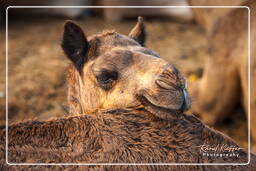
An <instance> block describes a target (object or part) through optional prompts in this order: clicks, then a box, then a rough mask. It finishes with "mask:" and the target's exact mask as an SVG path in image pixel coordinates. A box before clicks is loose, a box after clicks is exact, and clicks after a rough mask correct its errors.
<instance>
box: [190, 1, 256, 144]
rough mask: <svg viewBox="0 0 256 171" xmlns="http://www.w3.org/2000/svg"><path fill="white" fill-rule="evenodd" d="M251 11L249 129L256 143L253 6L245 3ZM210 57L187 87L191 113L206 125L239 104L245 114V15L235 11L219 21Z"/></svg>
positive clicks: (242, 12) (240, 11) (215, 29)
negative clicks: (202, 69) (190, 98)
mask: <svg viewBox="0 0 256 171" xmlns="http://www.w3.org/2000/svg"><path fill="white" fill-rule="evenodd" d="M244 5H247V6H249V8H250V9H251V35H250V38H251V54H250V57H251V66H250V67H251V75H250V79H251V101H250V102H249V103H250V104H251V129H252V137H253V139H254V140H256V118H255V112H256V96H255V94H256V91H255V78H256V74H255V68H256V65H255V59H256V58H255V57H256V56H255V55H256V48H255V47H256V46H255V43H254V42H255V41H256V30H255V27H256V22H255V21H256V20H255V18H256V11H255V10H256V2H255V1H248V2H247V3H246V4H244ZM209 42H210V56H209V57H207V58H206V62H205V67H204V73H203V76H202V78H201V80H199V81H198V82H197V83H195V85H194V86H192V87H191V90H192V91H191V92H192V97H193V98H194V101H195V103H194V104H193V106H192V110H191V112H192V113H197V114H199V115H200V116H201V117H202V119H203V121H204V122H206V123H207V124H215V123H216V122H218V121H222V120H223V119H224V118H226V117H227V116H228V115H229V114H230V113H231V112H232V110H234V108H235V106H236V105H237V104H238V103H239V102H241V104H242V105H243V107H244V110H245V111H246V112H247V113H248V89H247V87H248V79H247V77H248V72H247V71H248V64H247V62H248V11H247V9H235V10H233V11H230V12H229V13H228V14H227V15H225V16H223V17H221V18H219V20H217V22H216V23H215V26H214V27H213V29H212V32H211V34H210V37H209Z"/></svg>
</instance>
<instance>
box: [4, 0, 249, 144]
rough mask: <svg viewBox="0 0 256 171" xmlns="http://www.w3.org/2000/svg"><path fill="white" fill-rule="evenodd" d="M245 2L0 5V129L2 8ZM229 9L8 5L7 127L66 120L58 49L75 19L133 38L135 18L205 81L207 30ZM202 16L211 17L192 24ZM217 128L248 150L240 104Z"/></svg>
mask: <svg viewBox="0 0 256 171" xmlns="http://www.w3.org/2000/svg"><path fill="white" fill-rule="evenodd" d="M242 3H243V0H235V1H233V0H226V1H224V2H223V1H221V0H215V1H214V0H213V1H208V2H207V0H197V1H196V0H195V1H192V0H190V1H187V0H172V1H170V0H152V1H150V3H149V2H148V1H147V0H123V1H118V0H88V1H86V0H83V1H82V0H80V1H77V0H76V1H75V0H51V1H48V0H45V1H32V0H31V1H28V0H27V1H21V0H20V1H18V0H16V1H15V0H12V1H11V0H10V1H8V2H7V1H1V20H0V21H1V28H0V41H1V44H0V48H1V49H0V54H1V57H0V75H1V76H0V81H1V82H0V125H4V124H5V98H6V95H5V62H6V61H5V55H6V50H5V10H6V8H7V7H8V6H10V5H15V6H17V5H18V6H19V5H24V6H25V5H28V6H31V5H36V6H44V5H47V6H56V5H62V6H69V5H74V6H80V5H84V6H96V5H114V6H115V5H117V6H125V5H129V6H133V5H137V6H142V5H144V6H148V5H152V6H161V5H163V6H166V5H169V6H179V5H183V6H186V5H240V4H242ZM230 10H231V9H226V8H224V9H205V10H202V11H201V12H200V13H198V12H196V11H194V10H192V9H189V8H169V9H168V8H153V9H152V8H151V9H150V8H139V9H138V8H9V10H8V66H9V68H8V75H9V77H8V89H9V95H8V104H9V108H8V113H9V115H8V117H9V123H14V122H18V121H25V120H30V119H37V120H47V119H50V118H56V117H62V116H65V113H66V112H65V106H66V96H67V95H66V92H67V90H66V86H65V77H66V71H67V66H68V64H69V61H68V60H67V59H66V57H65V56H64V53H63V52H62V49H61V47H60V42H61V36H62V31H63V24H64V22H65V20H74V21H76V22H77V23H78V24H79V25H81V27H82V28H83V30H84V32H85V33H86V35H87V36H90V35H92V34H94V33H99V32H101V31H102V30H106V29H115V30H116V31H117V32H119V33H121V34H128V33H129V31H130V29H131V28H132V27H133V26H134V25H135V23H136V19H137V16H139V15H140V16H143V17H144V18H145V22H146V30H147V33H148V39H147V44H146V46H147V47H148V48H150V49H152V50H154V51H156V52H158V53H159V54H160V55H161V57H162V58H164V59H166V60H168V61H170V62H171V63H174V64H175V65H176V66H177V67H178V68H179V70H180V71H181V72H182V73H183V75H185V76H186V77H187V79H188V80H189V81H190V82H193V81H195V80H197V79H198V78H200V77H201V75H202V72H203V64H204V59H205V57H206V56H207V55H208V47H209V46H208V41H207V35H208V32H209V31H210V30H211V29H212V26H213V23H214V22H215V20H216V19H217V18H218V17H221V16H223V15H225V14H226V13H228V12H229V11H230ZM200 15H206V17H204V18H201V19H200V17H199V19H197V20H195V17H197V18H198V16H200ZM214 128H216V129H218V130H220V131H222V132H224V133H226V134H228V135H229V136H231V137H232V138H234V139H235V140H236V141H237V142H238V144H240V145H241V146H243V147H245V148H246V147H247V145H248V142H247V122H246V115H245V112H244V111H243V109H242V108H241V106H239V105H238V106H237V108H236V110H235V111H234V113H233V114H231V115H229V117H228V118H226V119H225V120H224V121H223V122H219V123H217V124H216V125H214Z"/></svg>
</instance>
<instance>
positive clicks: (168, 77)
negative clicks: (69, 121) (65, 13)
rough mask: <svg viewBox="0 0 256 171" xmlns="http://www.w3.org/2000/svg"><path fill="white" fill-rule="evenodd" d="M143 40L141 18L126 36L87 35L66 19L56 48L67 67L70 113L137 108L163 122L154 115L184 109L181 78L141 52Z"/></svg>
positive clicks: (151, 54)
mask: <svg viewBox="0 0 256 171" xmlns="http://www.w3.org/2000/svg"><path fill="white" fill-rule="evenodd" d="M145 39H146V32H145V26H144V23H143V18H142V17H139V18H138V22H137V24H136V25H135V27H134V28H133V29H132V30H131V32H130V33H129V35H128V36H126V35H122V34H119V33H117V32H115V31H105V32H103V33H101V34H97V35H92V36H90V37H87V36H86V35H85V34H84V32H83V31H82V29H81V28H80V27H79V26H78V25H77V24H75V23H73V22H71V21H67V22H66V23H65V26H64V33H63V40H62V48H63V50H64V52H65V54H66V56H67V57H68V58H69V59H70V61H71V62H72V66H73V67H71V69H70V70H69V76H68V87H69V92H68V100H69V105H70V112H71V113H93V112H95V111H97V110H105V109H117V108H140V107H141V108H145V109H146V110H148V111H150V112H151V113H153V114H155V115H157V116H159V117H161V118H163V117H168V116H165V115H162V114H161V112H160V111H168V113H170V115H172V114H174V115H177V114H179V113H180V112H183V111H185V110H187V109H188V108H189V107H190V105H191V100H190V96H189V95H188V92H187V90H186V85H185V84H186V83H185V79H184V78H183V77H182V75H181V74H180V72H179V71H178V70H177V68H175V67H174V66H173V65H172V64H170V63H168V62H167V61H166V60H164V59H161V58H160V56H159V55H158V54H157V53H156V52H154V51H152V50H150V49H149V48H146V47H145V46H144V45H145ZM166 48H168V46H167V47H166ZM165 113H166V112H165Z"/></svg>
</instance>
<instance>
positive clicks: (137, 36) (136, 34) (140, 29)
mask: <svg viewBox="0 0 256 171" xmlns="http://www.w3.org/2000/svg"><path fill="white" fill-rule="evenodd" d="M129 37H131V38H132V39H134V40H136V41H137V42H139V43H140V44H141V45H142V46H144V45H145V41H146V31H145V26H144V22H143V18H142V17H140V16H139V17H138V21H137V24H136V25H135V26H134V28H133V29H132V31H131V32H130V33H129Z"/></svg>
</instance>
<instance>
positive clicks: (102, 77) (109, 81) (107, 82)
mask: <svg viewBox="0 0 256 171" xmlns="http://www.w3.org/2000/svg"><path fill="white" fill-rule="evenodd" d="M96 79H97V81H98V84H99V85H100V87H101V88H103V89H104V90H109V89H111V88H112V87H113V86H114V81H115V80H117V79H118V73H117V72H116V71H107V70H103V71H102V72H101V73H100V74H99V75H97V76H96Z"/></svg>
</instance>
